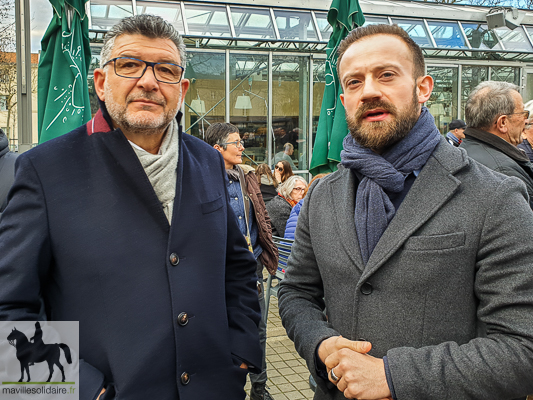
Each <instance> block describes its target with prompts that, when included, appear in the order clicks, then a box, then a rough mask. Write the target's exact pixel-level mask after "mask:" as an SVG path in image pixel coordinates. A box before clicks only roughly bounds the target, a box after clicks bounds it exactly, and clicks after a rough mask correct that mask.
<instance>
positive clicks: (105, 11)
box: [91, 0, 133, 30]
mask: <svg viewBox="0 0 533 400" xmlns="http://www.w3.org/2000/svg"><path fill="white" fill-rule="evenodd" d="M132 15H133V5H132V3H131V1H121V0H92V1H91V22H92V25H91V29H102V30H109V29H110V28H111V27H112V26H113V25H115V24H116V23H117V22H119V21H120V20H121V19H122V18H125V17H131V16H132Z"/></svg>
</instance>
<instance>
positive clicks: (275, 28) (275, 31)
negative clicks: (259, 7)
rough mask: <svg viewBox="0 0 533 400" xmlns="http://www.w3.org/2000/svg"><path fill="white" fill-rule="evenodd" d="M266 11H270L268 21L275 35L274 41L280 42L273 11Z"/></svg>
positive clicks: (271, 9)
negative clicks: (270, 21) (269, 20)
mask: <svg viewBox="0 0 533 400" xmlns="http://www.w3.org/2000/svg"><path fill="white" fill-rule="evenodd" d="M268 10H269V11H270V19H271V20H272V27H273V28H274V34H275V35H276V39H277V40H280V37H279V29H278V24H277V23H276V14H274V9H273V8H269V9H268Z"/></svg>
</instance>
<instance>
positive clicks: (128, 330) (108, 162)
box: [0, 108, 261, 400]
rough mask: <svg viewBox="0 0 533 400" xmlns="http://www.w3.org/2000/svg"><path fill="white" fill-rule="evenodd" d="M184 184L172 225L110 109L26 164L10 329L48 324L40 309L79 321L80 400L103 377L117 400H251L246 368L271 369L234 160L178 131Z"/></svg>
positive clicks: (11, 231)
mask: <svg viewBox="0 0 533 400" xmlns="http://www.w3.org/2000/svg"><path fill="white" fill-rule="evenodd" d="M180 117H181V115H178V121H179V118H180ZM177 175H178V178H177V183H176V197H175V202H174V212H173V219H172V224H171V225H169V223H168V221H167V219H166V217H165V214H164V212H163V208H162V206H161V204H160V202H159V199H158V198H157V196H156V194H155V192H154V190H153V188H152V185H151V184H150V181H149V180H148V177H147V176H146V174H145V172H144V169H143V167H142V166H141V164H140V162H139V160H138V158H137V156H136V155H135V153H134V151H133V149H132V147H131V145H130V144H129V143H128V141H127V139H126V138H125V136H124V135H123V134H122V132H121V131H120V130H118V129H116V130H112V129H111V128H110V124H109V123H108V117H107V116H106V112H105V108H103V113H102V110H101V111H99V112H98V114H97V115H96V116H95V118H94V119H93V120H91V121H90V122H89V123H88V124H87V125H85V126H82V127H80V128H78V129H76V130H74V131H72V132H70V133H68V134H66V135H64V136H62V137H59V138H57V139H54V140H51V141H49V142H46V143H44V144H41V145H39V146H38V147H36V148H35V149H32V150H30V151H28V152H26V153H24V154H22V155H21V156H20V157H19V158H18V161H17V169H16V177H15V183H14V186H13V188H12V190H11V192H10V200H9V204H8V206H7V208H6V210H5V212H4V214H3V216H2V220H1V223H0V255H1V256H0V319H3V320H36V319H37V318H38V316H39V308H40V299H41V298H42V299H43V300H44V304H45V307H46V315H47V318H48V319H50V320H55V321H79V323H80V358H81V359H83V362H81V372H80V379H81V387H82V391H83V392H82V393H81V397H80V398H81V399H92V398H94V396H95V395H96V394H97V393H98V392H99V386H98V385H97V382H98V376H99V375H100V373H101V376H102V378H104V379H105V385H106V386H107V387H108V388H111V386H112V387H114V389H115V391H116V393H117V395H116V398H118V399H127V400H135V399H139V400H146V399H158V400H165V399H169V400H170V399H178V398H179V399H181V400H202V399H206V400H207V399H224V400H229V399H244V397H245V393H244V389H243V386H244V383H245V378H246V371H245V370H243V369H240V368H239V365H240V364H241V362H243V361H244V362H246V363H247V364H249V365H250V366H251V368H252V369H253V368H254V366H259V365H261V350H260V347H259V341H258V336H257V323H258V321H259V318H260V314H259V306H258V300H257V299H258V297H257V288H256V278H255V268H256V263H255V260H254V258H253V255H252V254H251V253H250V252H249V251H248V249H247V246H246V242H245V240H244V238H243V236H242V235H241V233H240V231H239V228H238V226H237V222H236V218H235V216H234V214H233V212H232V210H231V207H228V194H227V189H226V184H225V180H226V179H227V177H226V172H225V169H224V164H223V161H222V157H221V156H220V154H219V153H218V152H217V151H216V150H214V149H213V148H212V147H210V146H208V145H207V144H206V143H204V142H202V141H201V140H199V139H197V138H194V137H192V136H190V135H187V134H183V133H182V132H181V129H180V142H179V161H178V165H177ZM93 367H94V368H93ZM111 391H112V390H111Z"/></svg>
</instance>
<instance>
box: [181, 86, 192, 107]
mask: <svg viewBox="0 0 533 400" xmlns="http://www.w3.org/2000/svg"><path fill="white" fill-rule="evenodd" d="M179 84H180V85H181V99H180V107H181V106H182V104H183V102H184V101H185V94H186V93H187V90H188V89H189V85H190V81H189V80H188V79H182V80H181V82H180V83H179Z"/></svg>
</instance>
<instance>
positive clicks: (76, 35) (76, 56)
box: [38, 0, 91, 143]
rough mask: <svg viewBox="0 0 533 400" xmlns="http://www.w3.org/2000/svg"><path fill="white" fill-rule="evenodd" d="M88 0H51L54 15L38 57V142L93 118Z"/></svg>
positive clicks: (58, 134) (61, 133) (65, 131)
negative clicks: (90, 84)
mask: <svg viewBox="0 0 533 400" xmlns="http://www.w3.org/2000/svg"><path fill="white" fill-rule="evenodd" d="M87 1H88V0H50V3H51V4H52V7H53V8H54V16H53V18H52V22H51V23H50V25H49V26H48V29H47V30H46V32H45V34H44V37H43V39H42V41H41V47H42V51H41V56H40V60H39V81H38V116H39V121H38V125H39V143H43V142H45V141H47V140H50V139H53V138H55V137H58V136H60V135H63V134H65V133H67V132H70V131H71V130H73V129H74V128H77V127H78V126H80V125H83V124H84V123H86V122H87V121H89V120H90V119H91V107H90V101H89V90H88V87H87V72H88V70H89V64H90V62H91V49H90V47H89V22H88V18H87V15H86V14H85V3H86V2H87Z"/></svg>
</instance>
